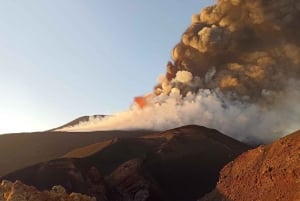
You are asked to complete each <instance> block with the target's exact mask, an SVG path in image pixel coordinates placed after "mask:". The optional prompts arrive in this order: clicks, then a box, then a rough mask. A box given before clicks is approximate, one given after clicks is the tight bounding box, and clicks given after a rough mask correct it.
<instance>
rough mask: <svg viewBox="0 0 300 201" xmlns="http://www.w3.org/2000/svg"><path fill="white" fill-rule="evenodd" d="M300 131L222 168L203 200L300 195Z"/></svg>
mask: <svg viewBox="0 0 300 201" xmlns="http://www.w3.org/2000/svg"><path fill="white" fill-rule="evenodd" d="M299 150H300V131H297V132H295V133H293V134H291V135H288V136H286V137H284V138H282V139H279V140H277V141H275V142H273V143H272V144H270V145H267V146H260V147H258V148H256V149H253V150H250V151H248V152H245V153H243V154H242V155H240V156H239V157H238V158H237V159H235V160H234V161H233V162H231V163H229V164H227V165H226V166H225V167H224V168H223V169H222V171H221V172H220V179H219V182H218V184H217V187H216V190H215V191H213V192H212V193H210V194H209V195H207V196H206V197H204V198H203V199H201V201H220V200H224V201H225V200H227V201H250V200H282V201H297V200H299V199H300V182H299V181H300V155H299Z"/></svg>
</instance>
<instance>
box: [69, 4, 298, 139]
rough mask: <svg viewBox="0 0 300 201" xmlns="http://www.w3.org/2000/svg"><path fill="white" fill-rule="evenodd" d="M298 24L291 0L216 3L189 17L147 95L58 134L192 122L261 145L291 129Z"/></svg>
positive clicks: (166, 126) (295, 96) (294, 109)
mask: <svg viewBox="0 0 300 201" xmlns="http://www.w3.org/2000/svg"><path fill="white" fill-rule="evenodd" d="M299 19H300V1H298V0H277V1H272V0H219V1H218V2H217V4H216V5H213V6H210V7H207V8H205V9H203V10H202V11H201V12H200V13H199V14H195V15H193V16H192V23H191V25H190V26H189V27H188V28H187V30H186V31H185V32H184V33H183V35H182V38H181V41H180V42H179V43H178V44H177V45H176V46H175V47H174V49H173V50H172V54H171V55H172V61H169V62H168V63H167V66H166V68H167V69H166V73H165V75H163V76H161V77H160V78H159V81H158V84H157V86H155V88H154V92H153V93H151V94H150V95H147V96H145V97H144V99H143V98H141V97H138V99H136V100H138V102H137V103H134V104H133V105H132V107H131V108H130V109H129V110H128V111H124V112H121V113H118V114H115V115H113V116H110V117H105V118H103V119H99V120H94V121H91V122H86V123H84V124H80V125H78V126H75V127H72V128H65V130H68V131H73V130H74V131H75V130H76V131H90V130H120V129H154V130H164V129H169V128H174V127H177V126H181V125H186V124H199V125H203V126H207V127H211V128H215V129H218V130H220V131H221V132H223V133H226V134H228V135H230V136H232V137H235V138H237V139H239V140H243V141H252V140H255V141H263V142H267V141H271V140H273V139H276V138H278V137H281V136H282V135H284V134H288V133H289V132H292V131H294V130H297V129H299V128H300V123H299V122H300V105H299V103H300V28H299V27H300V21H299ZM139 103H141V104H143V106H142V107H140V106H139Z"/></svg>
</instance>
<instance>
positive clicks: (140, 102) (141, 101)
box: [134, 96, 147, 108]
mask: <svg viewBox="0 0 300 201" xmlns="http://www.w3.org/2000/svg"><path fill="white" fill-rule="evenodd" d="M134 102H135V103H137V104H138V106H140V108H144V107H145V106H146V105H147V101H146V98H145V97H144V96H137V97H135V98H134Z"/></svg>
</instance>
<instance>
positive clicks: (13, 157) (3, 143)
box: [0, 131, 153, 176]
mask: <svg viewBox="0 0 300 201" xmlns="http://www.w3.org/2000/svg"><path fill="white" fill-rule="evenodd" d="M149 133H153V131H97V132H72V133H65V132H35V133H18V134H6V135H0V158H1V159H2V160H1V161H0V176H3V175H4V174H7V173H9V172H12V171H15V170H17V169H20V168H24V167H27V166H30V165H33V164H36V163H39V162H43V161H48V160H51V159H55V158H59V157H61V156H63V155H65V154H66V153H68V152H70V151H71V150H73V149H77V148H79V147H83V146H87V145H90V144H94V143H99V142H102V141H106V140H109V139H112V138H114V137H119V138H123V137H124V138H126V137H129V136H130V137H134V136H139V135H145V134H149Z"/></svg>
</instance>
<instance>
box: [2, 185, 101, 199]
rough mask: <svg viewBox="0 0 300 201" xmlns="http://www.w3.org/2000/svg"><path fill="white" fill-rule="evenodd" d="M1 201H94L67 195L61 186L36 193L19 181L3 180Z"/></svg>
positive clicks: (85, 197) (78, 195)
mask: <svg viewBox="0 0 300 201" xmlns="http://www.w3.org/2000/svg"><path fill="white" fill-rule="evenodd" d="M0 192H1V194H0V200H1V201H22V200H26V201H42V200H47V201H57V200H64V201H74V200H80V201H96V199H95V198H92V197H89V196H86V195H82V194H79V193H71V194H67V193H66V190H65V189H64V188H63V187H62V186H54V187H53V188H52V190H50V191H38V190H37V189H36V188H35V187H32V186H27V185H25V184H23V183H21V182H20V181H16V182H10V181H6V180H3V181H2V182H1V184H0Z"/></svg>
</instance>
